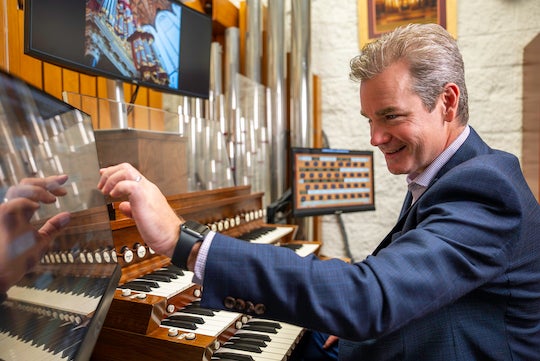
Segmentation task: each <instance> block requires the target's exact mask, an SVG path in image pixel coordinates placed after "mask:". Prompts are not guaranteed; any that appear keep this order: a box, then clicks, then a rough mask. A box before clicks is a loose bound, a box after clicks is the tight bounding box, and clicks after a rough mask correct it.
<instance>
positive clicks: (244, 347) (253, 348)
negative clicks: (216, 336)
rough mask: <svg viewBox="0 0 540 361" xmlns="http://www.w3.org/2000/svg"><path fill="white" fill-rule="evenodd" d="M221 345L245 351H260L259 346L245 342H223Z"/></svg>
mask: <svg viewBox="0 0 540 361" xmlns="http://www.w3.org/2000/svg"><path fill="white" fill-rule="evenodd" d="M223 347H226V348H232V349H233V350H241V351H246V352H253V353H262V350H261V348H260V347H259V346H256V345H252V344H250V343H247V342H241V341H239V342H225V343H224V344H223Z"/></svg>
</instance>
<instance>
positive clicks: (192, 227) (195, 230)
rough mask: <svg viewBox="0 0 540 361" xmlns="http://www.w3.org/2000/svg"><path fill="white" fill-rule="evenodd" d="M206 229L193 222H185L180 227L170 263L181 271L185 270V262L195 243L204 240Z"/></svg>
mask: <svg viewBox="0 0 540 361" xmlns="http://www.w3.org/2000/svg"><path fill="white" fill-rule="evenodd" d="M208 232H209V229H208V227H206V226H204V225H202V224H199V223H197V222H194V221H186V222H185V223H184V224H182V226H180V234H179V237H178V242H176V247H175V248H174V252H173V256H172V258H171V262H172V263H173V264H174V265H175V266H178V267H180V268H182V269H187V260H188V258H189V254H190V253H191V249H192V248H193V246H194V245H195V243H197V242H200V241H202V240H204V237H206V235H207V234H208Z"/></svg>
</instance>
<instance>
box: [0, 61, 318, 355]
mask: <svg viewBox="0 0 540 361" xmlns="http://www.w3.org/2000/svg"><path fill="white" fill-rule="evenodd" d="M0 149H1V150H2V153H1V154H0V194H2V193H3V194H6V192H7V189H8V188H9V187H11V186H16V185H17V183H18V182H19V181H20V180H21V179H22V178H25V177H36V176H37V177H46V176H49V175H53V174H61V173H66V174H68V175H69V180H68V182H67V183H66V184H65V185H64V187H65V188H66V190H67V193H68V194H67V195H66V196H64V197H61V198H59V199H58V200H57V202H56V203H55V204H52V205H48V206H47V205H42V207H41V208H40V210H39V211H38V212H37V213H36V214H35V216H34V218H33V220H32V223H33V224H34V225H35V226H36V227H39V226H40V225H41V224H42V223H43V222H45V220H46V219H47V218H48V217H50V216H51V215H53V214H55V213H57V212H60V211H69V212H70V213H71V214H72V220H71V222H70V224H69V226H68V227H67V228H66V229H65V230H64V231H63V232H62V233H61V234H60V235H59V236H58V237H56V239H55V240H54V242H52V244H51V245H50V248H49V250H48V251H47V252H46V253H45V255H44V256H43V257H42V259H41V260H40V262H39V263H38V265H37V266H36V267H35V268H33V269H32V270H31V271H30V272H28V273H27V274H25V275H24V276H23V277H22V279H21V280H20V281H19V282H17V283H16V284H15V285H13V286H12V287H11V288H9V289H8V292H7V297H6V299H5V300H4V301H3V302H2V303H1V304H0V315H1V317H0V360H5V361H18V360H30V359H37V360H88V359H93V360H108V361H110V360H126V359H128V360H162V359H167V358H169V357H170V358H172V359H175V358H179V357H181V358H182V359H185V360H210V359H212V360H286V359H287V358H288V357H289V356H290V355H291V352H292V351H293V350H294V348H295V346H296V344H297V343H298V342H299V340H300V338H301V337H302V334H303V332H304V331H303V329H302V328H300V327H296V326H293V325H288V324H285V323H281V322H280V323H277V322H273V321H270V320H261V319H256V318H254V317H248V316H246V315H244V314H242V313H237V312H230V311H220V310H210V309H204V308H201V307H200V305H199V300H200V298H201V295H202V292H203V290H202V288H201V287H200V286H199V285H196V284H194V283H192V281H191V280H192V276H193V275H192V273H190V272H188V271H183V270H180V269H178V268H177V267H174V266H173V265H171V263H170V259H169V258H167V257H164V256H161V255H158V254H156V253H155V252H154V251H153V250H152V249H151V248H149V247H148V246H147V245H146V244H145V243H144V241H143V240H142V239H141V237H140V235H139V233H138V232H137V228H136V225H135V224H134V222H133V221H132V220H131V219H129V218H126V217H125V216H123V215H122V214H121V213H120V212H119V211H118V210H117V205H118V201H116V202H109V204H107V202H106V200H105V199H104V198H103V196H102V195H101V193H100V192H98V191H97V190H96V184H97V182H98V177H99V173H98V169H99V164H98V160H97V152H96V146H95V141H94V133H93V130H92V127H91V121H90V117H89V116H88V115H86V114H84V113H82V112H80V111H78V110H77V109H75V108H72V107H71V106H68V105H67V104H65V103H63V102H60V101H58V100H57V99H54V98H52V97H49V96H47V95H46V94H45V93H43V92H41V91H39V90H37V89H34V88H32V87H30V86H27V85H25V84H24V83H22V82H20V81H19V80H17V79H15V78H12V77H11V76H10V75H8V74H6V73H4V72H2V71H0ZM262 196H263V194H262V193H253V192H252V191H251V188H250V187H249V186H237V187H228V188H221V189H215V190H208V191H198V192H189V193H182V194H177V195H173V196H169V197H168V201H169V204H170V205H171V207H172V208H173V209H174V210H175V212H176V213H177V214H179V215H181V216H182V217H184V218H186V219H193V220H196V221H198V222H200V223H205V224H207V225H208V226H209V227H210V228H211V229H213V230H215V231H218V232H222V233H224V234H227V235H230V236H232V237H236V238H239V239H244V240H246V241H249V242H254V243H266V244H274V245H276V246H286V247H289V248H291V249H293V250H294V251H295V252H297V253H299V254H300V255H306V254H309V253H313V252H317V250H318V247H319V246H320V244H319V243H316V242H302V241H295V240H294V238H295V234H296V227H297V226H294V225H283V224H267V223H265V211H264V208H263V206H262ZM109 201H110V200H109Z"/></svg>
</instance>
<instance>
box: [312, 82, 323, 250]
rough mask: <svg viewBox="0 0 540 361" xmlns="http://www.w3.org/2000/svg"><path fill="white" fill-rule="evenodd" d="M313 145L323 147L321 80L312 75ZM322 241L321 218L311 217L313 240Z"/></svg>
mask: <svg viewBox="0 0 540 361" xmlns="http://www.w3.org/2000/svg"><path fill="white" fill-rule="evenodd" d="M312 78H313V81H312V86H313V145H314V147H315V148H322V147H323V124H322V107H321V103H322V87H321V78H319V76H317V75H313V77H312ZM321 239H323V234H322V217H320V216H317V217H313V240H315V241H317V240H321Z"/></svg>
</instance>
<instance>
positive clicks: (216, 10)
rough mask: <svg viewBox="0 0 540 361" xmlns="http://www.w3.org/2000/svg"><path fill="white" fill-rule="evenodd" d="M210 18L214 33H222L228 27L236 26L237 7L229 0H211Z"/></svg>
mask: <svg viewBox="0 0 540 361" xmlns="http://www.w3.org/2000/svg"><path fill="white" fill-rule="evenodd" d="M212 20H213V22H214V24H213V30H214V33H215V34H223V33H224V32H225V29H226V28H228V27H233V26H234V27H238V8H237V7H236V6H235V5H234V4H233V3H231V2H230V1H229V0H213V1H212Z"/></svg>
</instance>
